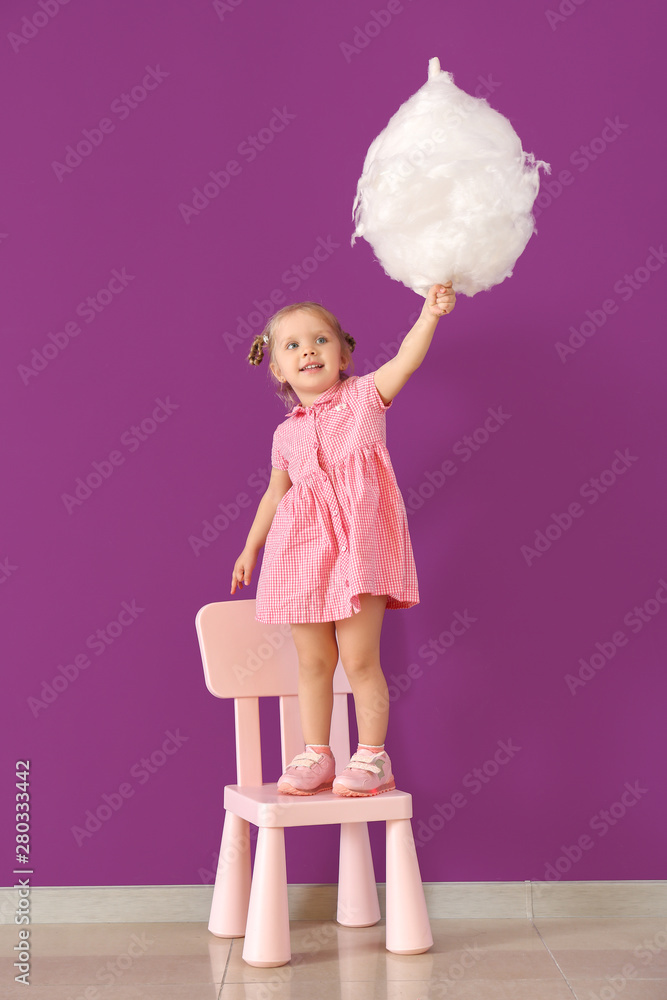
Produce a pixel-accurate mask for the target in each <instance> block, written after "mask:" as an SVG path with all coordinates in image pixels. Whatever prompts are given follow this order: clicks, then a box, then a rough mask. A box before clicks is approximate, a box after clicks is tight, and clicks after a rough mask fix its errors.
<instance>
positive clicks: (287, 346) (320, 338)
mask: <svg viewBox="0 0 667 1000" xmlns="http://www.w3.org/2000/svg"><path fill="white" fill-rule="evenodd" d="M317 339H318V340H326V339H327V338H326V337H325V336H324V334H322V336H321V337H318V338H317ZM292 344H296V340H291V341H290V342H289V344H285V347H286V348H287V350H288V351H289V349H290V347H291V346H292ZM297 346H298V344H297Z"/></svg>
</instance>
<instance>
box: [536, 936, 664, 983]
mask: <svg viewBox="0 0 667 1000" xmlns="http://www.w3.org/2000/svg"><path fill="white" fill-rule="evenodd" d="M535 926H536V928H537V930H538V931H539V933H540V935H541V937H542V939H543V940H544V942H545V944H546V946H547V947H548V948H549V950H550V952H551V953H552V955H553V957H554V959H555V961H556V962H557V963H558V965H559V967H560V969H561V970H562V972H563V974H564V975H565V976H566V978H567V979H568V980H571V979H597V978H601V979H603V980H604V977H605V976H607V977H614V976H616V977H617V980H616V981H617V982H620V981H621V980H625V981H626V982H627V983H630V982H632V981H633V980H640V979H641V980H656V979H658V980H660V979H663V980H665V984H664V997H663V998H662V1000H666V998H667V920H665V918H664V917H586V918H583V917H576V918H575V917H570V918H563V917H559V918H553V919H548V920H547V919H544V918H539V919H536V921H535ZM624 1000H625V988H624Z"/></svg>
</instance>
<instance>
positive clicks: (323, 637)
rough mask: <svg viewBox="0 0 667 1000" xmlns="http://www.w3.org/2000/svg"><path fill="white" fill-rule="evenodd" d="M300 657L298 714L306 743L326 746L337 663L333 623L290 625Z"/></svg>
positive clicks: (329, 729) (329, 728)
mask: <svg viewBox="0 0 667 1000" xmlns="http://www.w3.org/2000/svg"><path fill="white" fill-rule="evenodd" d="M290 628H291V629H292V636H293V638H294V645H295V646H296V650H297V654H298V657H299V689H298V690H299V714H300V716H301V728H302V730H303V738H304V742H306V743H312V744H314V745H315V746H326V745H327V744H328V743H329V737H330V735H331V733H330V731H331V713H332V711H333V675H334V673H335V671H336V664H337V663H338V646H337V644H336V629H335V626H334V623H333V622H315V623H313V622H304V623H299V624H294V625H291V626H290Z"/></svg>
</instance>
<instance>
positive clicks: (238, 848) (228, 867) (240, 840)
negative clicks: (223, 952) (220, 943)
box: [208, 812, 251, 937]
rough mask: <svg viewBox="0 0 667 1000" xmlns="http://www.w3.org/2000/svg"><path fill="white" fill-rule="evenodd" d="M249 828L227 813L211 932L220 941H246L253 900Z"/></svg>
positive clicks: (216, 879)
mask: <svg viewBox="0 0 667 1000" xmlns="http://www.w3.org/2000/svg"><path fill="white" fill-rule="evenodd" d="M250 877H251V870H250V826H249V823H248V822H247V821H246V820H244V819H241V817H240V816H235V815H234V813H230V812H225V824H224V827H223V830H222V843H221V845H220V856H219V858H218V869H217V872H216V876H215V887H214V889H213V900H212V902H211V914H210V918H209V924H208V929H209V931H210V932H211V933H212V934H215V935H217V937H243V935H244V934H245V927H246V921H247V918H248V901H249V899H250Z"/></svg>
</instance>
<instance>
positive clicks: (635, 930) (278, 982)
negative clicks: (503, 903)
mask: <svg viewBox="0 0 667 1000" xmlns="http://www.w3.org/2000/svg"><path fill="white" fill-rule="evenodd" d="M431 926H432V929H433V937H434V945H433V948H432V949H431V950H430V951H429V952H427V953H425V954H423V955H405V956H401V955H394V954H392V953H391V952H388V951H387V950H386V949H385V946H384V942H385V923H384V920H382V921H380V923H379V924H376V925H375V926H374V927H364V928H348V927H341V926H340V925H338V924H337V923H335V922H334V921H328V922H327V921H305V920H300V921H296V920H295V921H292V922H291V924H290V930H291V947H292V961H291V963H290V964H289V965H284V966H281V967H279V968H274V969H257V968H254V967H252V966H249V965H246V964H245V962H243V960H242V958H241V952H242V948H243V939H239V938H237V939H235V940H233V941H231V940H225V939H222V938H216V937H214V936H213V935H212V934H210V933H209V931H208V929H207V927H206V924H204V923H181V924H175V923H154V924H117V923H113V924H41V925H40V924H35V925H33V926H32V927H31V928H30V952H31V971H30V988H29V990H27V991H26V989H25V987H24V986H21V985H18V984H14V975H15V971H16V970H15V969H14V967H13V962H14V961H15V957H9V956H10V955H11V954H12V950H13V947H14V945H15V944H16V943H17V941H18V928H16V927H15V926H7V925H5V926H2V927H0V944H1V945H2V957H1V959H0V966H1V967H0V997H1V998H2V1000H10V998H13V997H25V996H29V997H30V998H31V1000H135V998H136V1000H138V998H141V1000H216V998H221V1000H242V998H243V1000H245V998H247V1000H282V998H286V997H289V998H290V1000H302V998H303V1000H306V998H308V1000H333V998H335V1000H434V998H441V997H446V998H447V1000H573V998H576V1000H616V998H618V997H620V998H622V1000H667V916H666V917H590V918H586V919H583V918H551V919H545V918H536V919H535V920H534V921H533V922H532V923H531V921H529V920H510V919H508V920H479V919H476V920H470V919H466V920H461V919H445V920H432V921H431Z"/></svg>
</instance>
